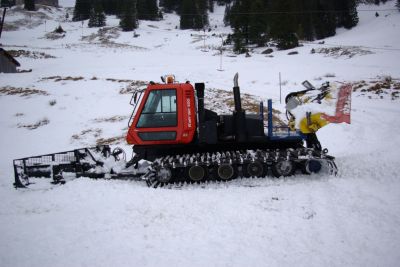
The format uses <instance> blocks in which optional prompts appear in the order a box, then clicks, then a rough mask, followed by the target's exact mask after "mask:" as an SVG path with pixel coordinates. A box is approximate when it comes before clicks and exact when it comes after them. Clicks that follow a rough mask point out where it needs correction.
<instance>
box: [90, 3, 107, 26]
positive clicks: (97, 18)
mask: <svg viewBox="0 0 400 267" xmlns="http://www.w3.org/2000/svg"><path fill="white" fill-rule="evenodd" d="M105 25H106V15H105V14H104V11H103V7H102V4H101V2H100V1H96V3H95V4H94V7H92V9H91V10H90V17H89V22H88V26H89V27H90V28H92V27H103V26H105Z"/></svg>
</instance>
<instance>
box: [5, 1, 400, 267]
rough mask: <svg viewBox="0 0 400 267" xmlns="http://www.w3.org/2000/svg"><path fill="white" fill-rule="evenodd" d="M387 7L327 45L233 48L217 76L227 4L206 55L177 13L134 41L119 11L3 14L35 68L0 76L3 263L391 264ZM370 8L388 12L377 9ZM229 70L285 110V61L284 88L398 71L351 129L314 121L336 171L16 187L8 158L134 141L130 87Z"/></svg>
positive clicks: (393, 157) (222, 77) (391, 52)
mask: <svg viewBox="0 0 400 267" xmlns="http://www.w3.org/2000/svg"><path fill="white" fill-rule="evenodd" d="M60 2H61V5H62V6H73V1H60ZM394 3H395V1H389V2H388V3H387V4H386V5H381V6H379V7H376V6H361V7H360V9H361V10H363V11H360V13H359V16H360V23H359V26H357V27H356V28H355V29H352V30H350V31H347V30H338V34H337V35H336V36H334V37H331V38H327V39H326V40H324V41H325V43H324V44H320V43H318V42H312V43H304V46H302V47H299V48H296V49H293V50H294V51H297V52H298V54H297V55H288V52H290V51H275V52H274V53H273V54H272V55H273V57H267V56H265V55H263V54H261V52H262V51H263V49H259V48H257V49H254V51H253V53H252V54H251V55H252V56H251V57H245V56H244V55H239V56H236V57H233V56H232V53H230V52H229V51H226V52H224V56H223V59H222V69H223V70H224V71H218V70H217V69H219V68H220V56H219V55H218V51H217V49H218V47H219V46H220V43H221V38H220V37H219V35H220V34H226V33H228V32H229V28H226V27H223V25H222V16H223V8H217V9H216V11H215V13H214V15H211V28H212V31H210V32H207V33H206V34H207V39H206V42H205V44H206V50H208V52H203V51H201V50H202V49H203V48H204V47H203V46H204V42H203V39H202V38H201V35H202V34H203V32H197V31H189V30H187V31H180V30H177V29H176V27H177V26H178V25H179V19H178V17H177V16H175V15H168V14H167V15H165V20H163V21H160V22H150V21H141V23H140V28H139V29H138V30H137V31H136V33H137V34H139V37H137V38H134V37H133V34H132V33H122V32H120V31H116V30H115V27H116V26H117V25H118V20H117V19H116V18H115V17H108V18H107V29H108V30H107V31H106V34H100V35H99V34H97V33H98V29H89V28H87V27H86V25H85V26H84V27H83V28H82V24H81V23H80V22H70V21H68V22H66V21H65V13H66V9H64V8H60V9H58V10H56V9H51V10H47V11H43V12H44V13H45V14H46V15H47V16H48V17H46V18H43V17H42V18H37V17H35V16H32V17H30V16H29V15H26V16H25V15H23V14H22V13H21V12H20V11H13V10H11V11H9V13H8V14H7V16H6V23H10V24H12V23H13V21H14V22H15V23H14V26H18V30H12V31H4V32H3V34H2V39H1V44H2V47H3V48H4V49H6V50H24V51H25V55H27V54H26V53H27V52H30V54H28V56H22V57H18V58H17V60H18V61H19V62H20V63H21V65H22V66H21V69H24V70H28V69H32V72H27V73H18V74H0V90H1V91H0V131H1V138H0V148H1V154H0V159H1V160H0V266H111V265H114V266H205V265H208V266H398V263H399V262H400V254H399V251H400V229H399V227H398V226H399V225H400V215H399V214H400V181H399V178H400V177H399V171H400V166H399V158H400V152H399V150H398V148H397V145H398V144H400V136H399V135H398V132H399V130H400V118H399V115H398V114H399V112H400V106H399V104H400V100H399V99H398V98H396V97H392V95H396V92H397V91H399V89H395V88H396V84H397V83H399V82H400V80H399V79H400V45H399V44H400V35H399V34H398V33H399V29H400V13H399V12H398V11H395V10H392V9H393V7H394ZM376 9H381V10H383V11H379V14H380V16H379V17H375V11H373V10H376ZM368 10H370V11H368ZM59 24H61V25H62V27H63V28H64V30H65V31H66V35H65V37H63V38H59V39H54V36H50V34H49V32H51V31H53V30H54V28H55V27H57V26H58V25H59ZM46 36H47V37H46ZM99 36H100V37H101V38H100V37H99ZM107 36H108V37H107ZM50 37H53V39H49V38H50ZM312 49H314V51H316V53H314V54H312V53H311V50H312ZM203 50H204V49H203ZM34 57H36V58H34ZM236 72H239V73H240V78H239V83H240V86H241V90H242V93H250V94H253V95H256V96H259V97H261V98H263V99H268V98H272V99H273V101H274V105H275V107H276V108H278V109H280V110H282V111H283V110H284V106H283V104H280V103H279V80H278V77H279V72H281V75H282V80H283V82H284V83H283V88H282V90H283V96H285V95H286V94H287V93H288V92H290V91H296V90H299V89H301V88H300V87H301V85H300V84H301V82H302V81H303V80H305V79H308V80H310V81H311V82H312V83H314V84H315V85H320V84H321V83H322V82H324V81H331V82H335V81H337V82H351V83H353V84H354V85H355V86H356V85H360V84H361V85H362V84H363V87H362V88H364V89H368V88H369V86H372V85H376V84H378V83H381V84H383V83H384V82H385V81H388V80H391V82H390V84H391V86H390V89H384V90H383V91H382V92H380V93H378V94H377V93H376V91H371V90H370V91H369V92H368V90H364V91H365V92H364V91H362V90H361V89H362V88H361V89H359V90H357V91H356V92H354V93H353V98H352V124H351V125H342V124H339V125H338V124H336V125H328V126H326V127H325V128H323V129H321V130H320V131H319V137H320V141H321V143H322V144H323V146H324V147H327V148H328V149H329V151H330V154H332V155H334V156H335V157H336V158H337V160H336V162H337V164H338V167H339V170H340V172H339V174H338V176H336V177H335V176H323V177H321V176H319V175H311V176H303V175H297V176H294V177H290V178H286V179H272V178H265V179H243V180H242V179H239V180H235V181H232V182H229V183H225V184H206V185H203V186H186V187H184V188H180V189H179V188H174V189H156V190H155V189H151V188H147V186H146V185H145V184H142V183H138V182H124V181H101V180H100V181H97V180H90V179H83V178H82V179H77V180H74V181H71V182H69V183H67V184H65V185H63V186H59V187H54V188H52V189H49V190H35V191H28V190H14V189H13V188H12V182H13V170H12V160H13V159H15V158H20V157H25V156H31V155H39V154H43V153H49V152H58V151H65V150H68V149H74V148H77V147H82V146H88V145H93V144H95V143H96V141H97V142H98V141H99V139H101V138H103V140H111V139H109V138H115V140H116V141H115V143H117V144H118V145H119V146H123V147H124V148H126V151H130V150H129V147H128V146H127V145H125V144H124V140H123V136H124V134H125V133H126V131H127V121H128V118H129V115H130V113H131V106H130V105H129V100H130V95H129V94H125V93H124V91H126V89H128V88H129V86H130V84H131V82H133V81H150V80H155V81H158V79H159V77H160V76H161V75H164V74H168V73H173V74H175V76H176V77H177V79H178V80H179V81H185V80H190V81H191V82H201V81H204V82H206V88H208V89H224V90H231V87H232V78H233V75H234V74H235V73H236ZM362 81H364V82H362ZM18 88H21V89H18ZM215 101H218V99H215ZM113 140H114V139H113Z"/></svg>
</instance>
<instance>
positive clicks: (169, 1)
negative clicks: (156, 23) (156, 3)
mask: <svg viewBox="0 0 400 267" xmlns="http://www.w3.org/2000/svg"><path fill="white" fill-rule="evenodd" d="M182 2H183V1H181V0H160V6H162V7H164V10H165V12H167V13H171V12H173V11H176V12H178V13H179V12H180V11H181V6H182Z"/></svg>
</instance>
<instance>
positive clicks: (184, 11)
mask: <svg viewBox="0 0 400 267" xmlns="http://www.w3.org/2000/svg"><path fill="white" fill-rule="evenodd" d="M197 14H198V13H197V9H196V5H195V2H194V1H192V0H182V8H181V19H180V28H181V29H182V30H185V29H194V28H195V25H196V16H197Z"/></svg>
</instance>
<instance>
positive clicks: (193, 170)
mask: <svg viewBox="0 0 400 267" xmlns="http://www.w3.org/2000/svg"><path fill="white" fill-rule="evenodd" d="M206 174H207V171H206V169H205V168H204V167H203V166H200V165H197V166H191V167H188V177H189V179H190V180H191V181H193V182H199V181H201V180H203V179H204V178H205V177H206V176H207V175H206Z"/></svg>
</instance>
